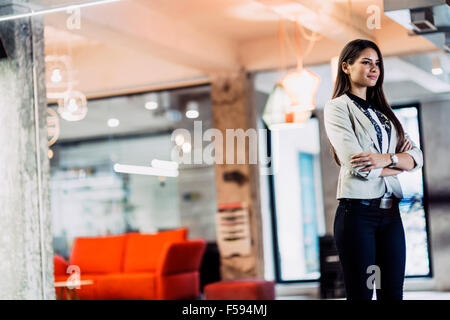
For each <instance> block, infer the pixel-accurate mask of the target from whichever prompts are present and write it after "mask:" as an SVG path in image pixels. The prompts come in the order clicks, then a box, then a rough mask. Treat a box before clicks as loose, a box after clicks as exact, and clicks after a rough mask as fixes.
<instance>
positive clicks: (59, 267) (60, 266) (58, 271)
mask: <svg viewBox="0 0 450 320" xmlns="http://www.w3.org/2000/svg"><path fill="white" fill-rule="evenodd" d="M67 267H69V262H67V261H66V259H64V257H62V256H60V255H57V254H55V255H53V274H54V275H55V276H64V275H67V273H66V272H67Z"/></svg>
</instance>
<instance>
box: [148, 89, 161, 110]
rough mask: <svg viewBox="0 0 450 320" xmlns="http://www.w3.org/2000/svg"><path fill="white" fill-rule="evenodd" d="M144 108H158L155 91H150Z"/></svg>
mask: <svg viewBox="0 0 450 320" xmlns="http://www.w3.org/2000/svg"><path fill="white" fill-rule="evenodd" d="M145 109H147V110H156V109H158V95H157V94H156V93H151V94H150V97H149V100H148V101H147V102H146V103H145Z"/></svg>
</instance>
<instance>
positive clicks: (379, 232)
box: [334, 200, 406, 300]
mask: <svg viewBox="0 0 450 320" xmlns="http://www.w3.org/2000/svg"><path fill="white" fill-rule="evenodd" d="M334 238H335V242H336V247H337V249H338V253H339V259H340V261H341V265H342V269H343V272H344V282H345V290H346V294H347V300H356V299H357V300H371V299H372V295H373V290H374V289H373V288H374V287H375V289H376V296H377V300H402V299H403V280H404V276H405V261H406V245H405V233H404V230H403V224H402V220H401V217H400V211H399V207H398V204H395V205H393V206H392V208H390V209H380V208H376V207H370V206H367V205H365V204H362V203H349V202H346V201H344V200H340V202H339V206H338V208H337V210H336V217H335V220H334ZM378 271H379V272H378ZM374 282H375V285H373V283H374Z"/></svg>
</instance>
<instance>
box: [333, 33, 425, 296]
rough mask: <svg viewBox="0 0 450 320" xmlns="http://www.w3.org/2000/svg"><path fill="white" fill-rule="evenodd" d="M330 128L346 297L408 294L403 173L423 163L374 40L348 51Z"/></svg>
mask: <svg viewBox="0 0 450 320" xmlns="http://www.w3.org/2000/svg"><path fill="white" fill-rule="evenodd" d="M338 65H339V70H338V74H337V79H336V84H335V87H334V92H333V99H332V100H330V101H329V102H328V103H327V104H326V105H325V110H324V118H325V129H326V132H327V135H328V139H329V142H330V145H331V151H332V154H333V157H334V159H335V161H336V162H337V164H338V165H339V166H340V172H339V180H338V186H337V197H336V198H337V199H338V200H339V205H338V208H337V211H336V217H335V220H334V237H335V241H336V247H337V249H338V252H339V258H340V261H341V265H342V269H343V272H344V281H345V288H346V293H347V299H364V300H371V299H372V295H373V284H372V283H373V282H372V280H373V279H374V280H375V282H376V284H375V288H376V293H377V299H378V300H386V299H397V300H401V299H403V280H404V275H405V260H406V248H405V235H404V230H403V224H402V220H401V217H400V211H399V207H398V203H399V201H400V199H401V198H402V197H403V195H402V189H401V186H400V183H399V180H398V178H397V175H398V174H399V173H401V172H403V171H411V170H417V169H419V168H421V167H422V165H423V156H422V151H421V150H420V149H419V148H417V146H416V145H415V144H414V142H412V141H411V140H410V139H409V137H408V135H407V134H406V133H405V132H404V131H403V128H402V125H401V124H400V122H399V120H398V119H397V117H396V116H395V114H394V112H393V111H392V109H391V107H390V106H389V104H388V103H387V101H386V98H385V96H384V92H383V78H384V68H383V57H382V55H381V52H380V49H379V48H378V46H377V45H376V44H375V43H374V42H372V41H369V40H361V39H357V40H353V41H351V42H349V43H348V44H347V45H346V46H345V47H344V48H343V50H342V52H341V54H340V57H339V64H338Z"/></svg>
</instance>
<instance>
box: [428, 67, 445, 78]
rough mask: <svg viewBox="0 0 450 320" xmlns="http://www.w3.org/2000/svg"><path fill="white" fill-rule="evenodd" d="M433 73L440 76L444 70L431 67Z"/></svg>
mask: <svg viewBox="0 0 450 320" xmlns="http://www.w3.org/2000/svg"><path fill="white" fill-rule="evenodd" d="M431 73H432V74H434V75H435V76H438V75H440V74H443V73H444V71H443V70H442V68H433V69H431Z"/></svg>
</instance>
